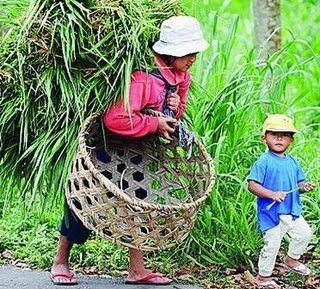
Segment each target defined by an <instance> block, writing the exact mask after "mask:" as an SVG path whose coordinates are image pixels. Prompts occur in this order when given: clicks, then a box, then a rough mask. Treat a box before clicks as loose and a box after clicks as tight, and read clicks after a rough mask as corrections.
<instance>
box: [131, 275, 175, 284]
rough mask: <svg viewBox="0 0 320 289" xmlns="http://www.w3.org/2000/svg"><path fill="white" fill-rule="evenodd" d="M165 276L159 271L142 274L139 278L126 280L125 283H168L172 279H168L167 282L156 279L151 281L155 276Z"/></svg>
mask: <svg viewBox="0 0 320 289" xmlns="http://www.w3.org/2000/svg"><path fill="white" fill-rule="evenodd" d="M159 277H160V278H165V277H164V275H163V274H161V273H150V274H148V275H147V276H144V277H143V278H141V279H138V280H126V281H125V284H131V285H134V284H145V285H169V284H170V283H171V282H172V280H169V281H168V282H156V281H152V279H155V278H159Z"/></svg>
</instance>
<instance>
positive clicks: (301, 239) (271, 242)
mask: <svg viewBox="0 0 320 289" xmlns="http://www.w3.org/2000/svg"><path fill="white" fill-rule="evenodd" d="M286 233H288V235H289V236H290V237H291V241H290V244H289V250H288V256H289V257H291V258H293V259H297V260H298V259H299V258H300V256H301V255H302V253H304V251H305V249H306V248H307V246H308V244H309V241H310V239H311V237H312V230H311V228H310V226H309V224H308V223H307V222H306V220H305V219H304V217H303V216H300V217H299V218H297V219H295V220H294V219H293V218H292V216H291V215H281V216H280V224H279V225H278V226H276V227H274V228H272V229H269V230H268V231H266V232H264V233H263V239H264V247H263V248H262V250H261V252H260V256H259V263H258V268H259V275H260V276H264V277H267V276H270V275H271V274H272V271H273V268H274V265H275V263H276V258H277V255H278V252H279V249H280V246H281V241H282V238H283V237H284V235H285V234H286Z"/></svg>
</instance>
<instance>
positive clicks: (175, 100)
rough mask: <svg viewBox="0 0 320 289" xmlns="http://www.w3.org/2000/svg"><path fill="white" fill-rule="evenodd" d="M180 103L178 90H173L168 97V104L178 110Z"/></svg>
mask: <svg viewBox="0 0 320 289" xmlns="http://www.w3.org/2000/svg"><path fill="white" fill-rule="evenodd" d="M179 104H180V96H179V94H177V92H173V93H171V94H170V96H169V97H168V99H167V106H168V107H169V108H170V109H172V110H173V111H177V109H178V107H179Z"/></svg>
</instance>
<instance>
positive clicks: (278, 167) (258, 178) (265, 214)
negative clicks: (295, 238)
mask: <svg viewBox="0 0 320 289" xmlns="http://www.w3.org/2000/svg"><path fill="white" fill-rule="evenodd" d="M247 180H248V181H250V180H252V181H255V182H257V183H259V184H261V185H262V186H263V187H265V188H267V189H269V190H272V191H275V192H276V191H284V192H288V191H291V190H293V189H296V188H298V184H299V183H300V182H303V181H304V180H305V175H304V173H303V171H302V169H301V166H300V164H299V162H298V161H297V160H296V159H295V158H293V157H292V156H291V155H289V154H286V155H285V156H284V157H280V156H278V155H277V154H275V153H273V152H271V151H268V152H266V153H264V154H263V155H261V156H260V157H259V158H258V159H257V160H256V162H255V163H254V164H253V166H252V168H251V171H250V174H249V176H248V178H247ZM272 202H273V200H271V199H268V198H261V197H258V200H257V204H258V227H259V230H260V231H261V232H264V231H266V230H269V229H271V228H273V227H275V226H277V225H278V224H279V222H280V218H279V215H292V216H295V217H298V216H300V215H301V211H302V209H301V201H300V193H299V190H296V191H294V192H292V193H289V194H287V196H286V198H285V200H284V201H283V202H281V203H278V202H276V203H275V204H274V205H273V206H272V207H271V208H270V209H269V210H267V209H266V206H268V205H269V204H271V203H272Z"/></svg>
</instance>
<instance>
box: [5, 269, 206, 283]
mask: <svg viewBox="0 0 320 289" xmlns="http://www.w3.org/2000/svg"><path fill="white" fill-rule="evenodd" d="M77 279H78V281H79V284H78V285H74V286H70V285H69V286H55V285H53V284H52V283H51V281H50V279H49V272H46V271H40V270H31V269H22V268H18V267H14V266H12V265H1V266H0V282H1V283H0V288H6V289H20V288H21V289H29V288H30V289H58V288H59V289H67V288H68V289H71V288H72V289H102V288H103V289H106V288H109V287H112V289H133V288H134V289H147V288H149V289H150V288H152V289H153V288H154V289H158V288H159V289H160V288H161V289H200V288H201V287H199V286H195V285H183V284H177V283H172V284H171V285H168V286H155V285H152V286H150V285H126V284H124V283H123V279H120V278H110V277H103V276H87V275H81V274H77Z"/></svg>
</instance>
